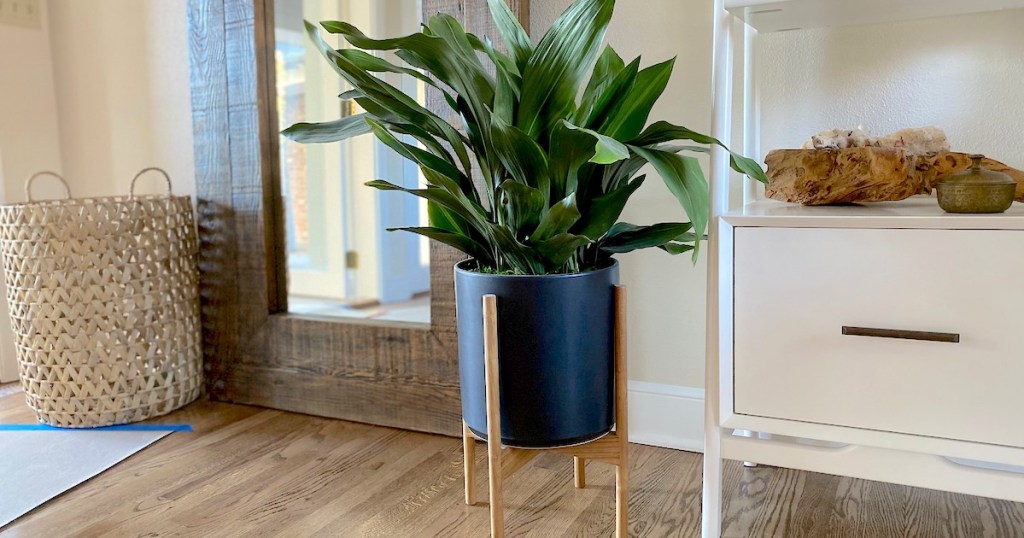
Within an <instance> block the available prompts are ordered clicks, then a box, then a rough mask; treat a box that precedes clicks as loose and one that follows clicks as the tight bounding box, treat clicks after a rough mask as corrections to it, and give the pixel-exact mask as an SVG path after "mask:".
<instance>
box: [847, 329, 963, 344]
mask: <svg viewBox="0 0 1024 538" xmlns="http://www.w3.org/2000/svg"><path fill="white" fill-rule="evenodd" d="M843 334H845V335H846V336H873V337H875V338H900V339H903V340H924V341H926V342H946V343H949V344H958V343H960V335H959V334H957V333H933V332H927V331H906V330H903V329H872V328H869V327H847V326H846V325H843Z"/></svg>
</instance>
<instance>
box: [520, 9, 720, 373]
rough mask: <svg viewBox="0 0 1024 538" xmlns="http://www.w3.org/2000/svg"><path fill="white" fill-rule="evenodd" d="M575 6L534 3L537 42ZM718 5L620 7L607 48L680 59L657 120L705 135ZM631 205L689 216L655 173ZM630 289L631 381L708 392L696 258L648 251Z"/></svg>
mask: <svg viewBox="0 0 1024 538" xmlns="http://www.w3.org/2000/svg"><path fill="white" fill-rule="evenodd" d="M571 3H572V2H571V1H570V0H544V1H534V2H533V4H532V5H531V6H530V10H531V14H530V29H531V33H532V34H533V36H534V40H538V39H540V36H541V35H543V32H544V31H546V30H547V28H548V27H549V26H550V25H551V23H553V22H554V21H555V19H556V18H558V15H560V14H561V12H562V11H563V10H565V8H567V7H568V6H569V5H570V4H571ZM712 30H713V24H712V3H711V2H709V1H707V0H619V1H618V2H617V3H616V7H615V14H614V16H613V17H612V22H611V27H610V28H609V31H608V36H607V39H606V41H607V42H608V43H609V44H611V45H612V47H614V48H615V50H616V51H618V52H619V54H620V55H621V56H622V57H623V58H624V59H625V60H626V61H627V62H628V61H629V60H631V59H632V58H634V57H636V56H638V55H642V56H643V59H642V60H641V67H646V66H648V65H651V64H655V63H658V62H661V61H664V60H667V59H669V58H671V57H673V56H678V58H677V60H676V67H675V71H674V73H673V75H672V80H671V81H670V83H669V86H668V89H667V90H666V91H665V94H664V96H663V97H662V99H661V101H659V103H658V105H657V106H656V107H655V109H654V112H653V114H652V115H651V121H654V120H658V119H664V120H668V121H672V122H674V123H679V124H682V125H685V126H687V127H689V128H691V129H694V130H696V131H701V132H705V133H707V132H710V130H711V56H712ZM646 173H648V179H647V182H645V184H644V186H643V187H642V188H641V189H640V191H638V192H637V194H635V195H634V196H633V198H632V199H631V200H630V205H629V206H627V208H626V212H625V214H624V215H623V220H626V221H628V222H632V223H634V224H652V223H655V222H678V221H680V220H683V219H684V218H685V217H684V213H683V211H682V209H681V208H680V207H679V203H678V202H677V201H676V199H675V198H674V197H673V196H672V195H671V194H670V193H669V192H668V190H667V189H666V188H665V186H664V184H663V183H661V182H660V180H659V179H658V175H657V174H656V173H655V172H654V171H653V170H646ZM618 259H619V262H620V263H621V264H622V283H623V284H625V285H626V286H627V287H628V289H629V324H630V325H629V331H630V333H629V356H630V359H629V368H630V370H629V377H630V379H633V380H637V381H641V382H649V383H657V384H663V385H680V386H687V387H703V386H704V330H705V302H706V298H707V290H706V286H707V270H706V264H705V258H704V255H703V254H702V255H701V261H700V263H698V265H697V266H696V267H694V266H693V264H692V263H691V261H690V257H689V256H688V255H680V256H669V255H668V254H666V253H664V252H662V251H660V250H657V249H655V250H645V251H640V252H633V253H630V254H627V255H623V256H619V257H618Z"/></svg>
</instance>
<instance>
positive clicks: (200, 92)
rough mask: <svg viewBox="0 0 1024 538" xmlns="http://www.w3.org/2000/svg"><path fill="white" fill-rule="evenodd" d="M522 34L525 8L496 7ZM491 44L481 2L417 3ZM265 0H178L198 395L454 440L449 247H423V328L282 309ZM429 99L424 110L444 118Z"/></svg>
mask: <svg viewBox="0 0 1024 538" xmlns="http://www.w3.org/2000/svg"><path fill="white" fill-rule="evenodd" d="M507 1H508V3H509V5H510V6H511V7H512V9H513V12H514V13H516V14H517V16H518V17H519V19H520V20H521V21H523V25H524V26H526V27H527V29H528V26H529V18H530V17H529V0H507ZM422 2H423V12H424V14H430V15H432V14H434V13H437V12H445V13H450V14H452V15H453V16H455V17H456V18H458V19H460V20H461V21H462V22H463V23H464V24H465V25H466V28H467V30H469V31H471V32H474V33H477V34H480V35H489V36H491V38H492V39H493V40H494V41H495V42H498V41H499V39H497V35H496V32H495V31H494V28H493V24H492V22H491V18H490V15H489V11H488V8H487V0H422ZM273 13H274V10H273V0H189V2H188V25H189V34H190V35H189V59H190V75H191V87H192V121H193V133H194V142H193V144H194V152H195V169H196V198H197V225H198V230H199V242H200V256H199V267H200V274H201V278H200V298H201V303H202V308H201V311H202V327H203V354H204V357H205V371H206V376H207V391H208V393H209V395H210V398H211V399H213V400H218V401H225V402H235V403H242V404H252V405H258V406H262V407H270V408H274V409H282V410H287V411H296V412H300V413H307V414H312V415H319V416H326V417H333V418H340V419H346V420H352V421H357V422H365V423H370V424H377V425H382V426H391V427H396V428H403V429H410V430H419V431H427V432H432V433H442V434H448V435H460V434H461V432H462V417H461V408H460V400H459V373H458V337H457V334H456V330H455V289H454V282H453V277H454V275H453V266H454V264H455V263H456V262H457V261H458V260H460V259H461V257H462V256H461V255H460V253H458V252H456V251H455V250H453V249H451V248H449V247H446V246H444V245H440V244H438V243H436V242H431V247H430V287H431V298H430V302H431V305H430V309H431V312H430V315H431V322H430V327H429V328H425V327H418V326H413V325H411V324H406V325H400V324H386V323H379V322H378V323H370V322H366V321H361V320H339V321H328V320H324V319H322V318H320V319H316V318H310V317H303V316H299V315H292V314H288V313H287V289H286V282H285V278H286V269H285V253H284V246H285V241H284V237H285V236H284V226H283V220H284V219H283V207H282V204H281V192H280V169H279V166H278V165H279V163H278V160H279V159H278V132H279V128H278V125H277V113H276V99H275V97H276V85H275V80H274V76H275V75H274V56H273V47H274V20H273ZM443 103H444V102H443V100H442V99H440V98H439V96H438V95H430V94H429V93H428V108H430V109H431V110H433V111H435V113H438V114H443V117H445V116H447V117H446V119H449V120H453V119H455V118H454V117H452V114H453V113H452V112H451V111H450V110H447V107H446V106H445V105H444V104H443Z"/></svg>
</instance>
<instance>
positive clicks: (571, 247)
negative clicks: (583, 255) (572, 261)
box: [535, 233, 590, 271]
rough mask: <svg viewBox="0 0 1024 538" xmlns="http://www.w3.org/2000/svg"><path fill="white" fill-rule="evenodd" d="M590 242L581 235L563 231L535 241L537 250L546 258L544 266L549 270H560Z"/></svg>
mask: <svg viewBox="0 0 1024 538" xmlns="http://www.w3.org/2000/svg"><path fill="white" fill-rule="evenodd" d="M588 244H590V239H587V238H586V237H583V236H581V235H573V234H569V233H561V234H558V235H556V236H554V237H551V238H549V239H546V240H544V241H540V242H538V243H535V246H536V247H537V251H538V252H539V253H540V255H541V256H542V257H543V258H544V266H545V268H546V269H547V270H549V271H554V270H558V269H559V268H561V267H562V266H563V265H565V263H566V262H568V261H569V258H572V256H573V255H574V254H576V251H578V250H579V249H581V248H583V247H585V246H587V245H588Z"/></svg>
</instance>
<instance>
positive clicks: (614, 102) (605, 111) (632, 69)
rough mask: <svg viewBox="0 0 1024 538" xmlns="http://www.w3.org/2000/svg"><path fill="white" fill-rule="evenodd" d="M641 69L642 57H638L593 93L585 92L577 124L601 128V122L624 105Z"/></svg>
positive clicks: (578, 112) (578, 111) (577, 116)
mask: <svg viewBox="0 0 1024 538" xmlns="http://www.w3.org/2000/svg"><path fill="white" fill-rule="evenodd" d="M639 70H640V58H636V59H635V60H633V61H632V62H630V63H629V65H627V66H625V67H624V68H622V69H621V70H620V71H619V72H618V73H616V74H615V76H614V77H611V78H610V79H608V80H606V81H604V82H602V83H601V84H599V85H598V86H597V87H596V88H594V89H593V90H592V93H584V94H583V101H582V103H581V104H580V109H579V110H577V111H576V116H575V117H576V118H577V120H578V122H579V123H577V125H582V126H584V127H588V128H591V129H600V128H601V124H603V123H604V122H605V121H606V120H607V119H608V118H610V117H612V116H613V115H615V114H616V112H617V111H618V110H619V109H620V108H622V107H623V106H624V99H625V98H626V94H628V93H629V91H630V90H631V89H632V88H633V85H635V84H636V77H637V75H638V74H639Z"/></svg>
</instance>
